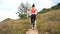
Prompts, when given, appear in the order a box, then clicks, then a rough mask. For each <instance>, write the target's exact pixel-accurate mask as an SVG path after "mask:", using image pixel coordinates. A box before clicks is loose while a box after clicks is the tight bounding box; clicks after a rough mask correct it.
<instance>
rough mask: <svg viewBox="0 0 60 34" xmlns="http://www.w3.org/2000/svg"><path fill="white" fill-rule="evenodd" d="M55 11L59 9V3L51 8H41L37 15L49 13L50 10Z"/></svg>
mask: <svg viewBox="0 0 60 34" xmlns="http://www.w3.org/2000/svg"><path fill="white" fill-rule="evenodd" d="M57 9H60V3H58V4H57V5H55V6H52V7H51V8H43V9H42V10H41V11H40V12H39V13H40V14H42V13H45V12H49V11H50V10H57Z"/></svg>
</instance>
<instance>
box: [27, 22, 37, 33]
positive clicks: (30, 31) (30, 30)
mask: <svg viewBox="0 0 60 34" xmlns="http://www.w3.org/2000/svg"><path fill="white" fill-rule="evenodd" d="M35 28H36V21H35ZM26 34H38V30H37V29H35V30H33V29H29V30H28V31H27V32H26Z"/></svg>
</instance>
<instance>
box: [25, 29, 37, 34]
mask: <svg viewBox="0 0 60 34" xmlns="http://www.w3.org/2000/svg"><path fill="white" fill-rule="evenodd" d="M26 34H38V30H32V29H29V30H28V31H27V32H26Z"/></svg>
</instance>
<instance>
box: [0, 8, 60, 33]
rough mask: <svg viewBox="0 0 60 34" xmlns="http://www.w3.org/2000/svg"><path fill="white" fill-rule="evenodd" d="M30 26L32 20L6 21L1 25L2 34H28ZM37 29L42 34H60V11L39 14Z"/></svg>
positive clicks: (0, 31)
mask: <svg viewBox="0 0 60 34" xmlns="http://www.w3.org/2000/svg"><path fill="white" fill-rule="evenodd" d="M30 26H31V25H30V18H27V19H17V20H4V21H2V22H1V23H0V34H26V31H28V29H30V28H31V27H30ZM37 29H38V31H39V33H40V34H46V33H50V34H60V9H58V10H51V11H49V12H46V13H43V14H38V15H37Z"/></svg>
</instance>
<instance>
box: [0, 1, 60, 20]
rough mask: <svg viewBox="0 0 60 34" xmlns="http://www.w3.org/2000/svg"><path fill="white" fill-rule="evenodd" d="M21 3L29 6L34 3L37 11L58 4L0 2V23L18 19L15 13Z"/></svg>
mask: <svg viewBox="0 0 60 34" xmlns="http://www.w3.org/2000/svg"><path fill="white" fill-rule="evenodd" d="M22 2H23V3H26V2H28V3H30V4H31V5H32V4H33V3H34V4H35V5H36V8H37V10H38V11H39V10H42V9H43V8H49V7H51V6H53V5H55V4H57V3H58V2H60V0H0V20H1V21H2V20H4V19H6V18H12V19H17V18H19V17H18V15H17V14H16V12H17V11H18V6H19V5H20V4H21V3H22Z"/></svg>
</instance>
